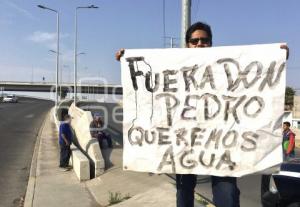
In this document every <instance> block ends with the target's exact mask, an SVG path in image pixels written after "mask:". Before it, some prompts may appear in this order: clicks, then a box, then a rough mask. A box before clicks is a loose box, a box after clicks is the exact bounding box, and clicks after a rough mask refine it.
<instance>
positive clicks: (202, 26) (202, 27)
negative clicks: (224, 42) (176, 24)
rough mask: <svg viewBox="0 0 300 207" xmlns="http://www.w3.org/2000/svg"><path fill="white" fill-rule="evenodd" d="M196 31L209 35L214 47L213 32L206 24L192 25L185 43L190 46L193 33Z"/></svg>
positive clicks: (186, 34) (197, 23) (186, 35)
mask: <svg viewBox="0 0 300 207" xmlns="http://www.w3.org/2000/svg"><path fill="white" fill-rule="evenodd" d="M196 30H203V31H205V32H206V33H207V35H208V38H209V39H210V44H211V45H212V32H211V29H210V26H209V25H208V24H206V23H204V22H196V23H194V24H193V25H191V26H190V27H189V28H188V30H187V31H186V33H185V43H186V44H188V43H189V40H190V39H191V36H192V33H193V32H195V31H196Z"/></svg>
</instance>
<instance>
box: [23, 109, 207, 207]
mask: <svg viewBox="0 0 300 207" xmlns="http://www.w3.org/2000/svg"><path fill="white" fill-rule="evenodd" d="M102 153H103V157H104V159H105V161H106V166H108V167H107V168H108V169H107V170H106V171H105V173H104V174H103V175H101V176H100V177H98V178H95V179H92V180H89V181H85V182H80V181H78V179H77V177H76V175H75V173H74V172H73V171H69V172H62V171H61V170H60V169H59V168H58V160H59V146H58V142H57V129H56V126H55V124H54V120H52V114H51V113H49V114H48V116H47V118H46V120H45V122H44V125H43V127H42V128H41V130H40V134H39V139H38V140H37V144H36V147H35V152H34V155H33V161H32V166H31V172H30V177H29V181H28V187H27V192H26V198H25V205H24V206H25V207H53V206H72V207H101V206H108V205H112V204H113V203H114V204H115V205H113V206H116V207H141V206H142V207H160V206H162V207H174V206H176V188H175V181H174V180H173V179H171V178H169V177H167V176H166V175H151V174H148V173H138V172H131V171H123V169H122V154H123V149H122V148H114V149H113V150H111V149H107V150H104V151H103V152H102ZM113 195H114V196H113ZM116 195H117V197H116ZM121 200H122V202H120V201H121ZM197 206H198V207H199V206H201V207H202V205H200V204H199V203H197V202H196V203H195V207H197Z"/></svg>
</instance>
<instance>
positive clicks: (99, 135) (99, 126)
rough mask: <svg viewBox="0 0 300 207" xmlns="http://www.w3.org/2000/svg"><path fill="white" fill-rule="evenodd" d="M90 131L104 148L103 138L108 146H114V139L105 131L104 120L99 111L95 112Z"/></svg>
mask: <svg viewBox="0 0 300 207" xmlns="http://www.w3.org/2000/svg"><path fill="white" fill-rule="evenodd" d="M90 132H91V135H92V137H93V138H95V139H98V142H99V145H100V148H101V149H103V140H104V139H105V140H106V141H107V144H108V147H109V148H112V140H111V137H110V135H109V134H107V133H105V132H104V131H103V121H102V119H101V117H100V114H99V113H95V114H94V119H93V121H92V122H91V124H90Z"/></svg>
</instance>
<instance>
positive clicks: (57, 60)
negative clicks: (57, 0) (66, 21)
mask: <svg viewBox="0 0 300 207" xmlns="http://www.w3.org/2000/svg"><path fill="white" fill-rule="evenodd" d="M38 7H39V8H41V9H46V10H49V11H52V12H55V13H56V30H57V40H56V41H57V44H56V73H55V107H57V104H58V70H59V12H58V11H57V10H54V9H51V8H48V7H46V6H43V5H38Z"/></svg>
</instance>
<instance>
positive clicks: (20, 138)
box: [0, 98, 53, 207]
mask: <svg viewBox="0 0 300 207" xmlns="http://www.w3.org/2000/svg"><path fill="white" fill-rule="evenodd" d="M52 106H53V102H51V101H43V100H37V99H29V98H20V100H19V103H17V104H13V103H0V186H1V187H0V206H5V207H10V206H18V203H19V201H20V198H21V197H22V196H24V194H25V192H26V187H27V181H28V176H29V170H30V164H31V158H32V154H33V149H34V144H35V140H36V136H37V133H38V131H39V128H40V126H41V124H42V123H43V120H44V118H45V115H46V114H47V112H48V111H49V109H50V108H51V107H52Z"/></svg>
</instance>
